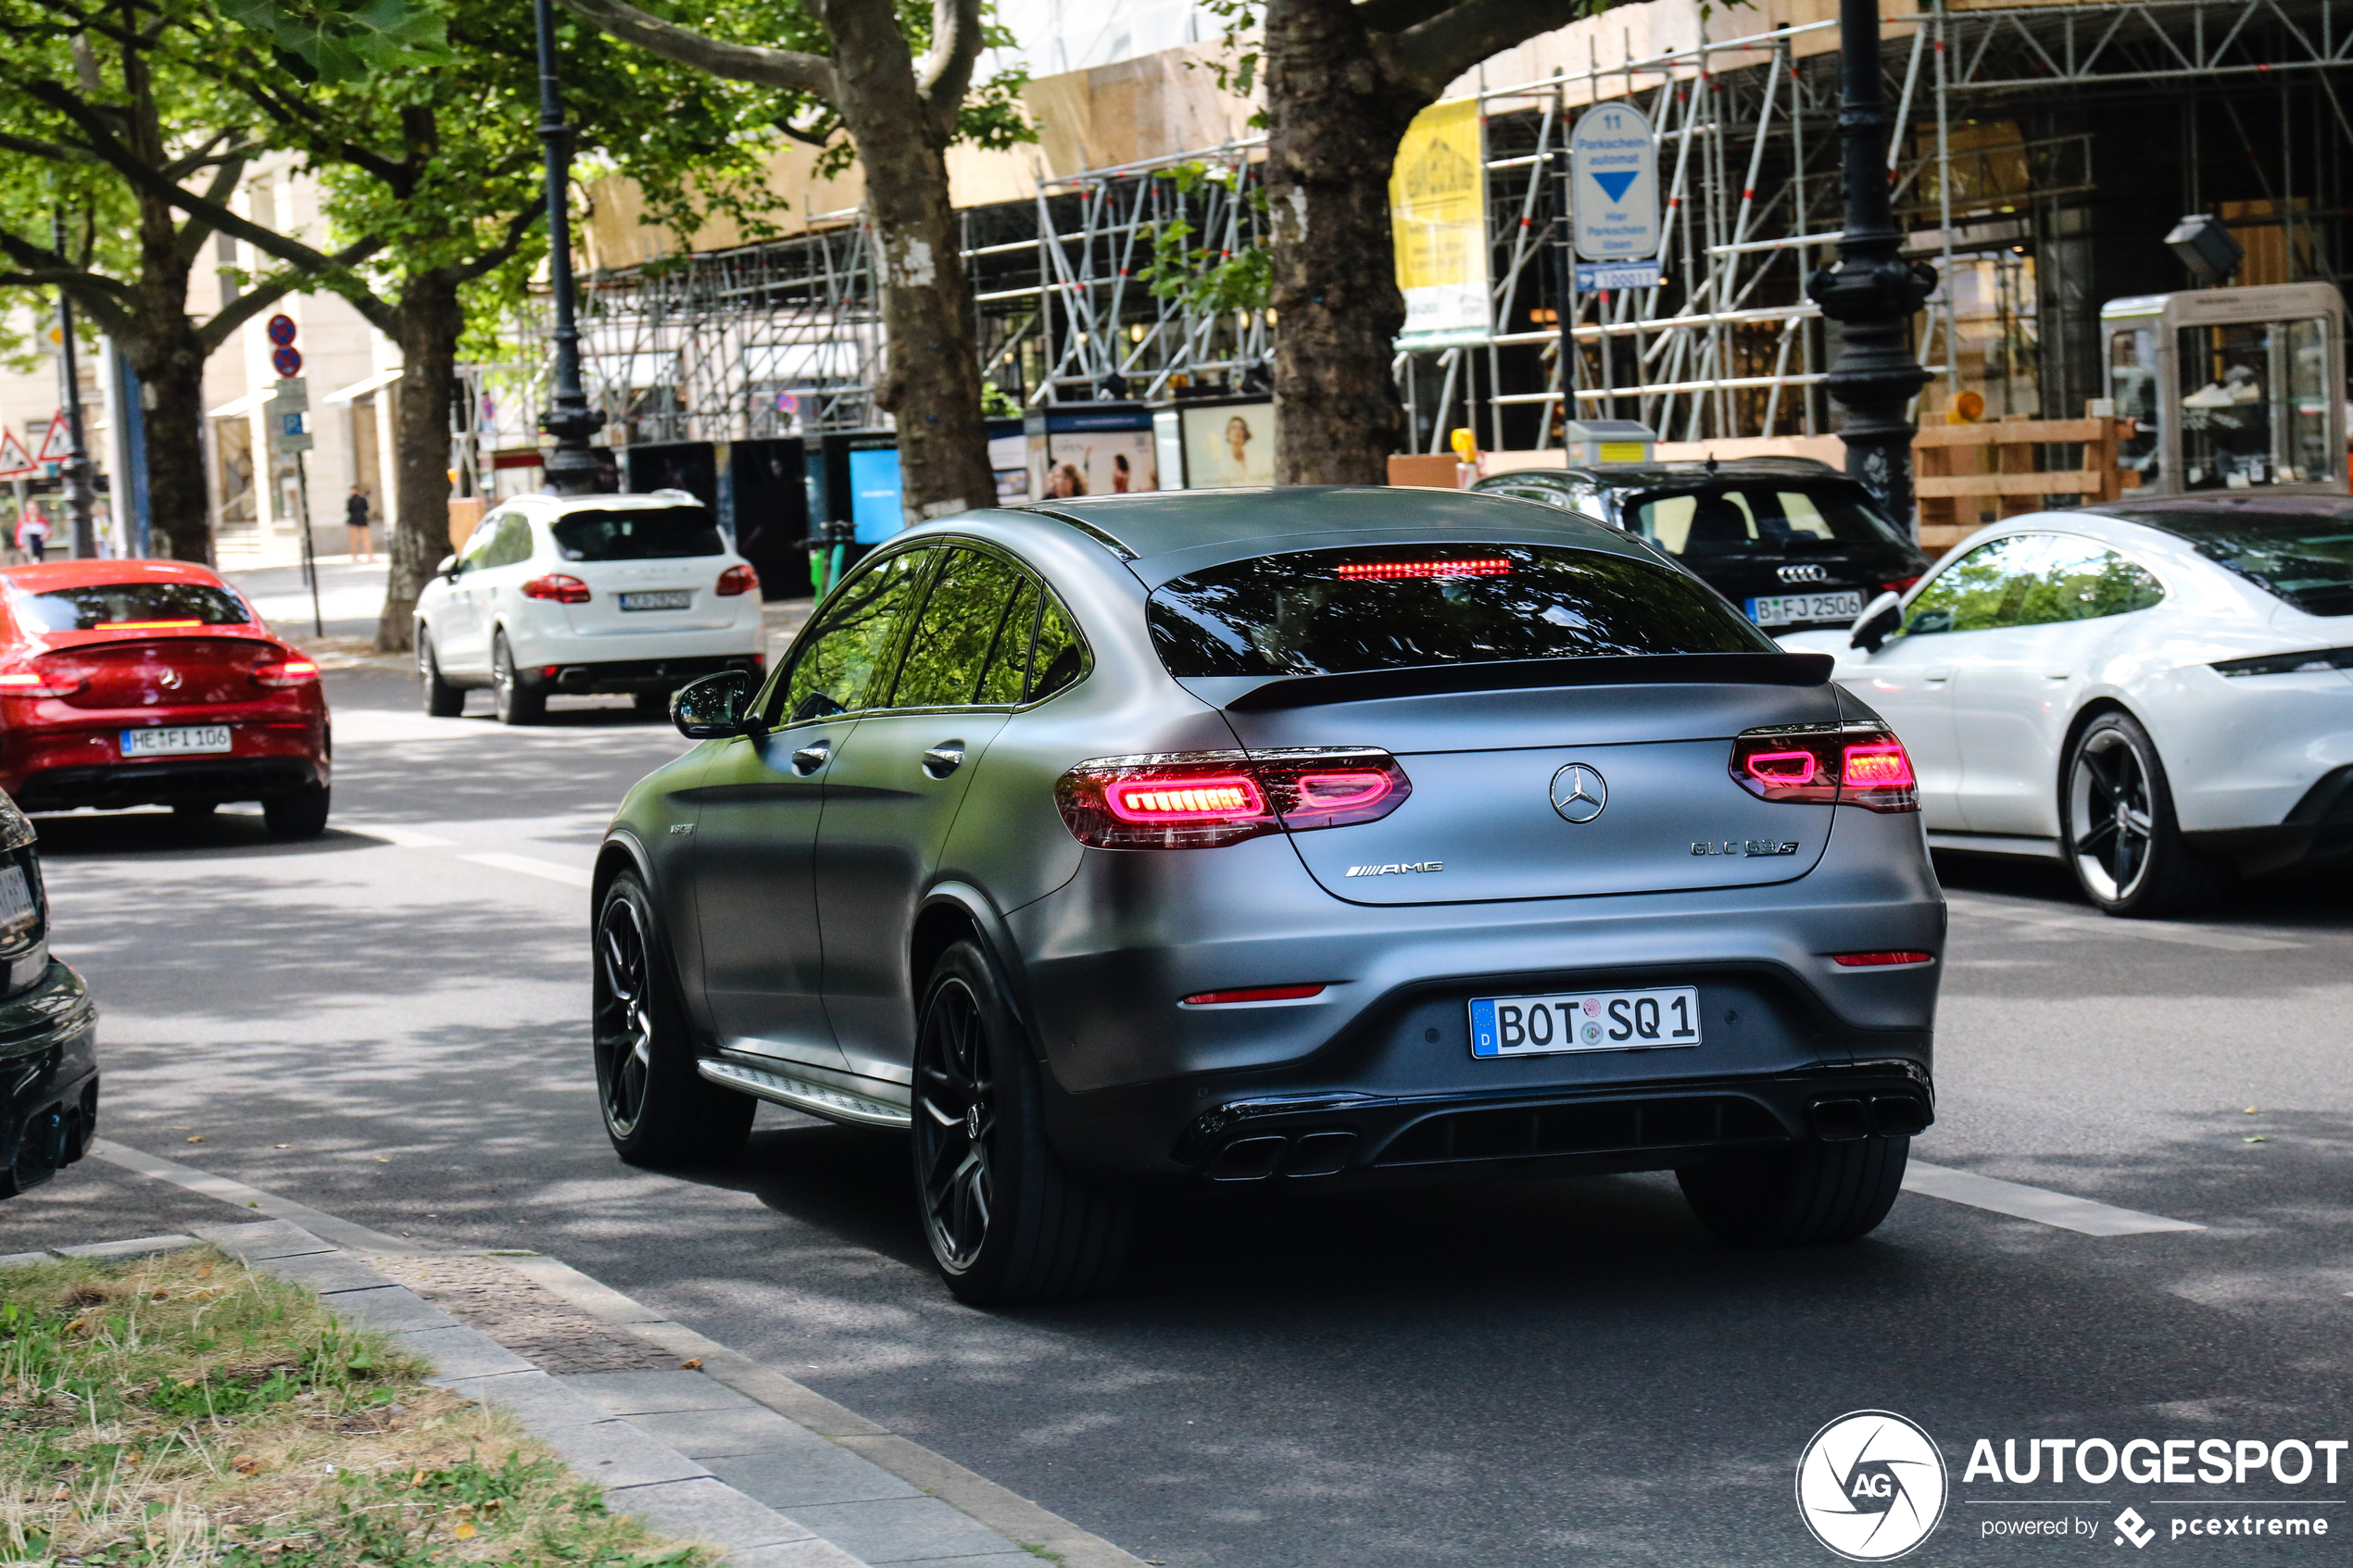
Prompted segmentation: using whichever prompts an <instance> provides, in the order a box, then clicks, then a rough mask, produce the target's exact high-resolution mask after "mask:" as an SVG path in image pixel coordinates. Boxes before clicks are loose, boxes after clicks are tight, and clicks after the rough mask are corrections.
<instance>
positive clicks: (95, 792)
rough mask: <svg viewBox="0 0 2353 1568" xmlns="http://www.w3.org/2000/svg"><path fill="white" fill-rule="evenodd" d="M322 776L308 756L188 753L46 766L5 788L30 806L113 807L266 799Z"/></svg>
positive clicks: (324, 778)
mask: <svg viewBox="0 0 2353 1568" xmlns="http://www.w3.org/2000/svg"><path fill="white" fill-rule="evenodd" d="M326 782H327V771H326V769H325V768H323V767H321V765H320V764H319V763H318V762H316V761H313V760H312V759H310V758H308V757H301V756H294V757H187V758H177V759H170V760H167V761H155V762H113V763H100V764H96V765H93V766H83V767H68V768H44V769H42V770H40V771H36V772H33V773H31V774H29V775H27V776H26V777H24V778H23V779H21V780H19V781H14V782H13V784H12V787H11V788H10V790H9V793H10V794H11V795H13V796H15V797H16V800H17V804H18V805H19V806H21V807H22V808H23V809H26V810H28V811H70V810H72V809H75V808H76V807H81V806H91V807H95V808H97V809H100V810H115V809H120V808H123V807H127V806H169V805H171V804H173V803H174V802H177V801H182V800H198V801H201V800H214V801H220V800H266V799H269V798H271V797H273V796H280V795H286V794H290V793H292V792H294V791H296V790H299V789H310V788H314V787H316V786H318V785H321V784H325V783H326Z"/></svg>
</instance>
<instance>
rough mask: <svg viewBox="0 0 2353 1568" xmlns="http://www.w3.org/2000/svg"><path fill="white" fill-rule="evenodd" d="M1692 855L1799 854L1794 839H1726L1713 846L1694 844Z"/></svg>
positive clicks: (1719, 840)
mask: <svg viewBox="0 0 2353 1568" xmlns="http://www.w3.org/2000/svg"><path fill="white" fill-rule="evenodd" d="M1796 853H1797V844H1796V841H1795V840H1793V839H1780V838H1748V839H1741V838H1724V839H1718V840H1717V841H1716V842H1714V843H1712V844H1694V845H1692V854H1694V855H1794V854H1796Z"/></svg>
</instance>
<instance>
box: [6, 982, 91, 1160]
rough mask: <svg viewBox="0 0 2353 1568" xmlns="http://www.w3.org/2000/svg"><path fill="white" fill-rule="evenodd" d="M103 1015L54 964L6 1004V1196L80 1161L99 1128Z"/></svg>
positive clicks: (77, 983)
mask: <svg viewBox="0 0 2353 1568" xmlns="http://www.w3.org/2000/svg"><path fill="white" fill-rule="evenodd" d="M97 1040H98V1010H97V1007H96V1005H95V1004H94V1003H93V1002H92V1001H91V999H90V995H89V992H88V990H87V988H85V987H84V986H83V985H82V977H81V976H80V975H79V974H76V973H75V972H73V971H72V970H71V969H69V968H68V967H66V966H65V965H64V964H61V963H59V962H57V960H54V959H53V960H50V961H49V965H48V968H47V969H46V970H44V972H43V973H42V976H41V978H40V980H38V981H37V982H35V983H34V984H33V985H32V986H31V988H30V989H28V990H26V991H25V992H23V993H22V994H21V995H19V996H16V997H10V998H9V999H8V1000H6V1001H5V1002H0V1197H6V1196H7V1195H8V1194H9V1193H11V1192H20V1191H22V1190H23V1189H24V1188H26V1187H29V1186H33V1185H38V1184H39V1183H42V1182H44V1181H46V1180H48V1179H49V1177H51V1176H52V1175H54V1174H56V1173H57V1168H58V1167H59V1166H60V1165H67V1164H70V1163H72V1162H73V1161H74V1160H79V1159H81V1158H82V1153H83V1151H84V1150H85V1149H87V1148H89V1145H90V1138H91V1135H92V1134H93V1133H94V1131H95V1129H96V1126H97V1114H98V1057H97Z"/></svg>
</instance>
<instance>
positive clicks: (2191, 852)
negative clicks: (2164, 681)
mask: <svg viewBox="0 0 2353 1568" xmlns="http://www.w3.org/2000/svg"><path fill="white" fill-rule="evenodd" d="M2059 838H2060V844H2061V847H2062V850H2063V852H2064V853H2065V855H2066V857H2067V863H2068V865H2069V867H2070V869H2071V870H2073V872H2075V881H2076V884H2077V885H2078V886H2080V887H2082V889H2083V896H2084V897H2087V898H2089V899H2091V900H2092V902H2093V903H2095V904H2097V905H2098V906H2099V907H2100V909H2102V910H2104V911H2105V912H2107V913H2108V914H2111V915H2117V916H2120V917H2123V918H2126V919H2139V920H2146V919H2151V918H2154V917H2157V916H2160V915H2171V914H2180V913H2183V912H2184V911H2187V910H2191V909H2196V908H2198V907H2199V906H2200V905H2203V904H2208V903H2211V902H2212V901H2213V900H2214V899H2215V898H2217V897H2220V896H2221V894H2222V893H2223V892H2224V891H2225V890H2226V889H2227V888H2228V887H2229V886H2230V885H2231V883H2232V882H2233V880H2234V879H2235V876H2236V872H2235V871H2234V869H2233V867H2232V866H2231V865H2230V864H2229V863H2228V862H2226V861H2221V860H2216V859H2210V858H2208V857H2207V856H2204V855H2200V854H2199V853H2198V852H2197V851H2196V850H2195V849H2192V848H2191V847H2189V845H2188V844H2187V843H2186V842H2185V841H2184V840H2183V837H2182V830H2181V826H2180V824H2179V822H2177V821H2176V820H2175V818H2174V815H2173V792H2172V790H2171V787H2170V786H2169V785H2168V784H2167V783H2166V779H2165V763H2164V761H2163V759H2160V758H2159V757H2158V754H2157V743H2156V742H2154V741H2152V740H2150V739H2149V734H2148V732H2147V731H2146V730H2145V729H2143V728H2142V727H2141V724H2140V721H2138V720H2137V719H2134V718H2133V716H2132V715H2131V714H2129V713H2125V712H2122V711H2120V710H2111V711H2109V712H2106V713H2103V714H2101V715H2099V716H2098V717H2097V718H2095V719H2094V720H2093V721H2091V722H2090V723H2088V724H2086V725H2084V726H2083V730H2082V734H2078V735H2077V736H2076V737H2075V743H2074V744H2073V745H2072V746H2069V747H2068V752H2067V766H2066V769H2065V771H2063V772H2062V773H2061V774H2060V778H2059Z"/></svg>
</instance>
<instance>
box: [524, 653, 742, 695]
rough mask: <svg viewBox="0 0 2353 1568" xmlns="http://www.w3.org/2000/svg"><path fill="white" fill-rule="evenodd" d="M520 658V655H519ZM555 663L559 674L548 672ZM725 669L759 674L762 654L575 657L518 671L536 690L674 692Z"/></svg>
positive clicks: (527, 684)
mask: <svg viewBox="0 0 2353 1568" xmlns="http://www.w3.org/2000/svg"><path fill="white" fill-rule="evenodd" d="M518 657H520V655H518ZM551 665H552V666H553V667H554V669H555V671H556V673H555V674H553V675H549V674H548V673H547V670H548V668H549V667H550V666H551ZM723 670H741V671H747V672H749V673H750V674H752V675H755V676H757V675H758V673H759V672H760V656H759V655H757V654H694V655H687V656H684V657H680V658H675V659H605V660H603V661H601V662H586V661H579V660H575V661H573V662H569V663H562V662H558V661H557V660H555V659H548V660H547V661H545V662H542V663H539V664H535V665H532V666H529V667H528V668H525V669H522V670H519V671H517V672H516V673H517V675H518V677H519V679H520V680H521V682H522V684H523V685H525V686H528V687H531V688H532V689H534V690H544V691H549V692H572V693H596V692H608V693H619V692H673V691H676V690H677V689H678V688H679V687H680V686H683V685H685V684H686V683H687V682H689V681H694V680H699V679H700V678H701V677H703V676H705V675H715V674H717V673H719V672H720V671H723Z"/></svg>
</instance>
